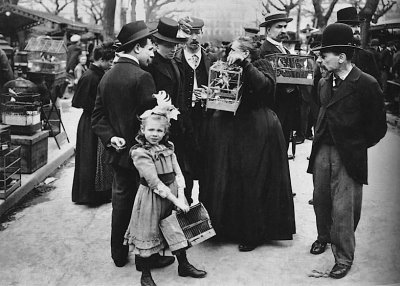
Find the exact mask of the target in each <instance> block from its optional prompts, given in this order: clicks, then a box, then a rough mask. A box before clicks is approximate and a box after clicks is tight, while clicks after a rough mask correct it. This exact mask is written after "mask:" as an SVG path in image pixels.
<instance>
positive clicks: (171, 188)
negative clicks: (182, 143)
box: [124, 106, 206, 285]
mask: <svg viewBox="0 0 400 286" xmlns="http://www.w3.org/2000/svg"><path fill="white" fill-rule="evenodd" d="M172 107H173V106H172ZM170 110H171V109H170V108H169V109H168V107H160V106H157V107H155V108H153V109H152V110H148V111H146V112H145V113H143V114H142V115H141V116H140V118H141V121H142V125H141V128H140V131H139V134H138V136H137V137H136V141H137V142H138V144H137V145H135V146H133V147H132V148H131V150H130V155H131V157H132V160H133V163H134V165H135V167H136V168H137V170H138V171H139V174H140V177H141V179H140V186H139V189H138V191H137V194H136V198H135V202H134V205H133V210H132V216H131V221H130V224H129V226H128V229H127V231H126V234H125V242H124V243H125V244H129V246H130V249H131V250H132V251H133V252H134V253H135V254H136V264H137V269H140V270H141V271H142V277H141V279H140V281H141V285H156V284H155V283H154V281H153V279H152V277H151V273H150V268H151V258H150V257H151V255H153V254H156V253H158V252H159V251H160V250H163V249H165V248H166V247H167V246H168V245H167V243H166V241H165V239H164V237H163V235H162V233H161V230H160V228H159V223H160V220H162V219H164V218H166V217H167V216H169V215H170V214H171V212H172V210H173V208H174V206H175V207H177V208H178V209H180V210H182V211H184V212H188V211H189V206H188V205H187V202H186V200H185V195H184V188H185V179H184V177H183V175H182V172H181V169H180V167H179V165H178V161H177V159H176V155H175V153H174V145H173V144H172V143H171V142H169V141H168V130H169V126H170V123H169V119H170V112H169V111H170ZM173 254H174V255H176V256H177V259H178V262H179V266H178V274H179V276H184V277H186V276H190V277H194V278H202V277H204V276H206V272H205V271H202V270H198V269H196V268H195V267H194V266H193V265H191V264H190V263H189V262H188V260H187V258H186V252H185V250H179V251H177V252H175V253H173Z"/></svg>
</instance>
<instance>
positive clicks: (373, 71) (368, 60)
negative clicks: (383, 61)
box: [351, 49, 380, 82]
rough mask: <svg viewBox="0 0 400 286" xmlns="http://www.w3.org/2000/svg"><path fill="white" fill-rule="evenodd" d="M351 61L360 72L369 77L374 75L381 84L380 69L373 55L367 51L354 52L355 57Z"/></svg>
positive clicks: (358, 50) (357, 50)
mask: <svg viewBox="0 0 400 286" xmlns="http://www.w3.org/2000/svg"><path fill="white" fill-rule="evenodd" d="M351 61H352V62H353V63H354V64H355V65H356V66H357V67H358V68H359V69H360V70H362V71H363V72H365V73H367V74H369V75H372V76H373V77H374V78H375V79H376V80H377V81H378V82H380V72H379V67H378V63H377V62H376V60H375V57H374V54H373V53H371V52H370V51H367V50H362V49H356V50H355V51H354V56H353V59H352V60H351Z"/></svg>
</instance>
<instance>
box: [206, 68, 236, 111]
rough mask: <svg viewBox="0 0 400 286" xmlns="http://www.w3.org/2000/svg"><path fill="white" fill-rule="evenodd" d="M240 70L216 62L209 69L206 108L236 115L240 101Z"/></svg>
mask: <svg viewBox="0 0 400 286" xmlns="http://www.w3.org/2000/svg"><path fill="white" fill-rule="evenodd" d="M242 71H243V70H242V68H241V67H239V66H237V65H228V64H227V63H226V62H222V61H217V62H215V63H214V64H213V65H212V66H211V67H210V73H209V77H208V88H209V90H210V92H209V94H208V95H207V103H206V108H211V109H218V110H224V111H230V112H233V113H236V110H237V109H238V107H239V104H240V100H241V95H242V94H241V87H242V82H241V81H242Z"/></svg>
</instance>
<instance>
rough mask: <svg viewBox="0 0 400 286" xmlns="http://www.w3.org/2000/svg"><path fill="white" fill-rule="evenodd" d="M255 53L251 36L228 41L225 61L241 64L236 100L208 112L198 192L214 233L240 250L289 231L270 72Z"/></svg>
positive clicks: (285, 171) (291, 221)
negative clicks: (230, 107)
mask: <svg viewBox="0 0 400 286" xmlns="http://www.w3.org/2000/svg"><path fill="white" fill-rule="evenodd" d="M257 55H258V53H257V43H255V42H254V41H253V40H252V39H251V38H248V37H241V38H238V39H236V40H235V41H234V42H233V43H232V46H231V51H230V53H229V56H228V59H227V63H228V64H229V65H232V64H235V65H238V66H240V67H241V68H242V77H241V78H242V86H241V92H242V96H241V101H240V105H239V107H238V109H237V110H236V112H235V113H233V112H230V111H227V110H226V109H225V110H222V109H221V110H218V108H217V110H214V111H212V115H211V116H210V118H209V121H208V123H207V131H206V145H205V150H206V153H205V161H206V164H205V172H206V175H205V180H204V183H202V185H200V192H199V196H200V197H199V200H200V201H201V202H202V203H203V204H204V206H205V207H206V209H207V210H208V212H209V214H210V217H211V221H212V222H213V227H214V229H215V230H216V233H217V236H218V237H220V238H227V239H229V240H234V241H237V242H238V243H239V250H240V251H251V250H253V249H254V248H255V247H256V246H258V245H260V244H262V243H263V242H265V241H268V240H272V239H292V235H293V234H294V233H295V218H294V207H293V198H292V188H291V182H290V174H289V166H288V161H287V154H286V145H285V140H284V137H283V132H282V128H281V125H280V122H279V119H278V117H277V116H276V114H275V113H274V112H273V111H272V110H271V109H270V108H271V106H272V105H273V102H274V87H275V76H274V74H273V71H272V67H271V65H270V64H269V63H268V62H267V61H266V60H264V59H258V60H257Z"/></svg>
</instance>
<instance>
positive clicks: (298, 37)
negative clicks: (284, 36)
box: [296, 0, 302, 39]
mask: <svg viewBox="0 0 400 286" xmlns="http://www.w3.org/2000/svg"><path fill="white" fill-rule="evenodd" d="M301 2H302V0H299V2H298V3H299V4H298V9H299V10H298V11H297V22H296V39H300V17H301Z"/></svg>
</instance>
